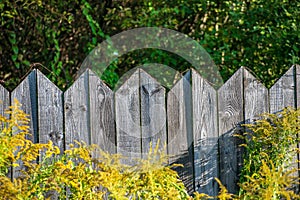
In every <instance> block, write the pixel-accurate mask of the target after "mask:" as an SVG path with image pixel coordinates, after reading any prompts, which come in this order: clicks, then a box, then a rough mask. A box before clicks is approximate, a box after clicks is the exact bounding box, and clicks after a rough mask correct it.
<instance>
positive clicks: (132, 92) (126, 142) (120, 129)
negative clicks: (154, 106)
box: [115, 69, 142, 164]
mask: <svg viewBox="0 0 300 200" xmlns="http://www.w3.org/2000/svg"><path fill="white" fill-rule="evenodd" d="M115 106H116V130H117V152H118V153H120V154H122V155H124V156H126V157H129V158H131V159H134V158H141V152H142V147H141V132H140V129H141V127H140V101H139V69H138V70H136V71H135V72H134V73H133V74H132V75H131V76H130V77H129V78H128V79H127V80H126V82H125V83H124V84H123V85H122V86H121V87H120V88H118V90H117V91H116V92H115ZM124 163H126V161H125V160H124ZM132 163H133V160H131V161H130V160H129V162H128V163H126V164H132Z"/></svg>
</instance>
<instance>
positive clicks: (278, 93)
mask: <svg viewBox="0 0 300 200" xmlns="http://www.w3.org/2000/svg"><path fill="white" fill-rule="evenodd" d="M295 72H296V69H295V66H292V67H291V68H290V69H289V70H288V71H287V72H286V73H285V74H284V75H283V76H282V77H281V78H280V79H279V80H278V81H277V82H276V83H275V84H274V85H273V86H272V87H271V88H270V90H269V93H270V112H271V113H277V112H280V111H282V110H283V109H284V108H285V107H288V106H291V107H294V108H295V107H296V104H297V103H296V102H297V101H296V91H295V89H296V74H295ZM297 160H298V155H296V156H295V157H294V158H293V161H292V162H293V164H292V165H291V166H290V168H291V169H292V168H298V163H297ZM293 175H298V176H299V172H295V173H293ZM294 189H295V190H297V191H299V185H297V186H294Z"/></svg>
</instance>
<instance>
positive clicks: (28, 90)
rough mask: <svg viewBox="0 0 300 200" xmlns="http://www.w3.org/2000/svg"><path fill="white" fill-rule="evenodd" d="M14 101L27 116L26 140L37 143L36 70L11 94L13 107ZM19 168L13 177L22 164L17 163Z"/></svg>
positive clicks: (17, 169)
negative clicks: (16, 101)
mask: <svg viewBox="0 0 300 200" xmlns="http://www.w3.org/2000/svg"><path fill="white" fill-rule="evenodd" d="M14 99H17V100H18V101H19V103H21V104H22V106H21V109H22V110H23V111H24V112H25V113H26V114H28V115H29V119H30V122H29V128H30V133H31V135H27V136H26V138H27V139H29V140H31V141H33V142H38V137H37V102H36V99H37V89H36V70H33V71H32V72H31V73H30V74H29V75H28V76H27V77H26V78H25V79H24V80H23V81H22V82H21V83H20V84H19V85H18V87H16V88H15V89H14V90H13V91H12V93H11V103H12V105H14ZM18 164H19V165H20V167H16V168H14V170H13V177H14V178H16V177H18V176H20V174H21V172H20V169H22V163H20V162H19V163H18Z"/></svg>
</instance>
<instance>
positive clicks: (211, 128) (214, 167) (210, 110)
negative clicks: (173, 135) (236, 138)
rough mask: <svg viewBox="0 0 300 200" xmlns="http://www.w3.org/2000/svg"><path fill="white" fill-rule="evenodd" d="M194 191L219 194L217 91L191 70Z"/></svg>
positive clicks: (211, 194)
mask: <svg viewBox="0 0 300 200" xmlns="http://www.w3.org/2000/svg"><path fill="white" fill-rule="evenodd" d="M192 81H193V83H192V97H193V133H194V169H195V188H196V191H198V192H200V193H205V194H208V195H210V196H216V195H217V194H218V190H219V188H218V184H217V183H216V181H215V180H214V177H218V170H219V169H218V116H217V114H218V112H217V92H216V91H215V90H214V88H213V87H212V86H211V85H210V84H208V83H207V82H206V81H205V79H203V78H202V77H201V76H200V75H199V74H198V72H196V71H195V70H193V71H192Z"/></svg>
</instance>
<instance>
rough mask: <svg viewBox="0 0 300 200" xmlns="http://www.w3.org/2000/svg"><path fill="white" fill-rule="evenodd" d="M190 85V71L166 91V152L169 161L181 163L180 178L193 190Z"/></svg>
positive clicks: (177, 169)
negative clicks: (182, 166)
mask: <svg viewBox="0 0 300 200" xmlns="http://www.w3.org/2000/svg"><path fill="white" fill-rule="evenodd" d="M190 106H191V86H190V72H188V73H187V74H186V75H185V76H184V77H182V78H181V79H180V80H179V81H178V82H177V83H176V84H175V85H174V86H173V88H172V89H171V90H170V91H169V92H168V95H167V116H168V153H169V155H170V156H171V158H170V161H169V162H170V163H179V164H183V165H184V168H181V167H178V168H175V170H176V171H177V172H178V174H179V176H180V178H181V180H182V181H183V182H184V184H185V186H186V187H187V189H188V191H189V192H192V191H193V187H194V183H193V164H192V160H193V157H192V152H191V149H192V146H191V144H192V140H193V134H192V124H191V116H190V115H192V112H191V107H190Z"/></svg>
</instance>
